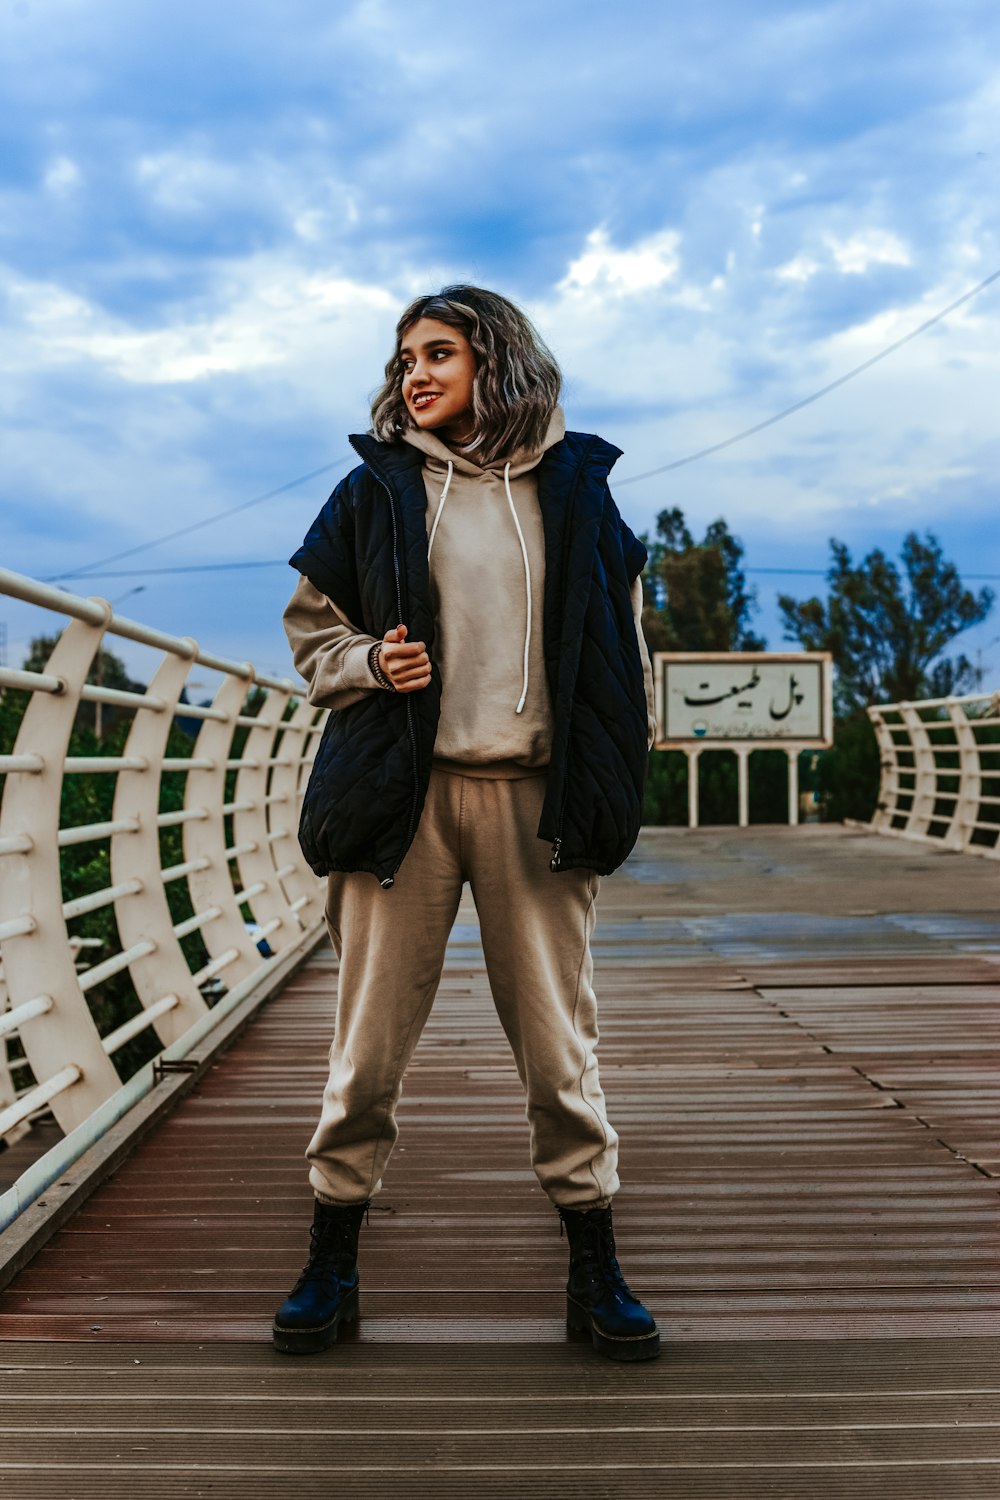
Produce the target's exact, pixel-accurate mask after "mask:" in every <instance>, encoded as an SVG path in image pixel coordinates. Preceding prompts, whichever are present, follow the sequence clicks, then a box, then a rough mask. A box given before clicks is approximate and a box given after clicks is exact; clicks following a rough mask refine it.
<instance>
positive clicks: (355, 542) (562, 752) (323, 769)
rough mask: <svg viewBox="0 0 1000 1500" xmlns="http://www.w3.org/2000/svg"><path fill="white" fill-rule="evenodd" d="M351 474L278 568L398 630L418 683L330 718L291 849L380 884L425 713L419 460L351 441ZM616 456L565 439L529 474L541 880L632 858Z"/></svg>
mask: <svg viewBox="0 0 1000 1500" xmlns="http://www.w3.org/2000/svg"><path fill="white" fill-rule="evenodd" d="M351 444H352V446H353V447H354V448H355V449H356V450H357V452H358V453H359V454H360V455H361V458H362V459H363V460H364V462H363V463H362V464H361V465H360V466H359V467H358V468H356V469H352V471H351V472H350V474H348V475H347V477H346V478H345V479H343V480H342V481H341V483H340V484H339V485H338V486H337V488H336V490H334V492H333V494H332V496H331V497H330V499H329V500H328V501H327V503H326V505H325V506H324V507H323V509H322V510H321V511H320V513H319V515H318V516H317V517H316V520H315V521H314V522H313V524H312V526H311V527H310V529H309V532H308V534H307V536H306V538H305V540H304V542H303V544H302V546H301V547H300V548H299V550H298V551H297V552H296V553H295V555H294V556H293V557H292V558H291V565H292V567H293V568H297V569H298V570H299V572H300V573H304V574H305V576H306V577H307V578H308V579H309V581H310V582H311V583H312V584H314V585H315V587H316V588H318V589H319V590H320V591H321V593H324V594H326V596H327V598H329V599H332V600H333V601H334V602H335V603H336V605H337V607H338V608H339V609H341V610H342V611H343V613H344V614H345V615H346V616H347V618H348V619H349V620H351V621H353V622H354V624H355V625H357V626H358V627H359V628H360V629H362V630H363V631H364V632H365V633H366V634H367V635H371V636H374V637H376V639H380V638H381V637H382V636H384V635H385V634H386V633H387V632H388V631H389V630H393V629H394V628H395V627H396V626H397V625H399V624H400V623H401V622H405V624H406V626H407V630H408V633H409V639H410V640H420V641H424V642H426V645H427V651H428V654H429V656H430V658H431V663H432V680H431V683H430V685H429V686H428V687H426V688H423V689H422V690H421V691H420V692H418V693H401V694H399V695H397V694H395V693H387V692H376V693H372V694H370V695H369V696H368V697H366V698H365V699H363V700H362V701H361V702H360V703H356V704H354V705H352V706H351V707H350V708H347V709H344V710H342V711H339V712H338V711H331V713H330V716H329V719H328V721H327V724H326V727H325V729H324V731H323V737H322V740H321V742H320V746H319V750H318V751H317V754H316V760H315V763H314V765H313V769H312V774H311V776H310V778H309V785H308V787H307V789H306V793H305V798H304V800H303V805H302V818H301V823H300V827H299V840H300V842H301V845H302V850H303V853H304V854H305V857H306V859H307V860H308V862H309V864H310V865H311V867H312V868H313V869H314V870H315V871H316V873H317V875H325V874H328V873H329V872H330V871H331V870H367V871H370V872H371V873H372V874H373V875H375V876H377V877H378V879H379V880H380V881H381V883H382V885H383V886H386V887H388V886H391V885H392V881H393V877H394V876H395V873H396V871H397V870H398V869H399V866H400V865H401V864H402V862H403V858H404V856H405V854H406V851H407V850H408V849H409V847H410V844H411V843H412V841H413V835H414V833H415V832H416V828H417V823H418V822H419V819H420V814H421V811H422V809H423V805H424V799H425V797H426V795H427V785H428V782H429V780H430V773H431V760H432V756H433V751H434V738H435V735H436V732H437V725H438V719H439V716H440V711H441V677H440V673H439V671H438V669H437V667H436V666H435V665H434V619H433V615H432V610H431V603H430V583H429V572H428V561H427V526H426V514H425V513H426V505H427V497H426V491H425V489H424V481H423V473H422V462H423V460H422V457H421V454H420V453H419V452H418V451H417V450H416V449H415V448H411V447H410V446H409V445H407V444H400V445H398V446H397V445H392V444H388V443H380V442H378V441H376V439H375V438H372V437H368V436H364V437H352V438H351ZM618 456H619V450H618V449H617V448H613V447H612V446H611V444H610V443H606V442H604V440H603V439H602V438H599V437H592V436H589V435H588V434H586V433H579V432H567V433H566V435H565V437H564V438H562V439H561V440H560V441H559V442H558V443H556V444H555V445H554V446H553V447H552V448H550V449H548V451H547V452H546V453H545V454H544V455H543V457H542V459H541V461H540V463H539V464H538V467H537V469H536V470H535V474H536V477H537V480H538V504H539V508H540V510H541V513H542V524H543V529H544V534H545V594H544V608H543V626H542V628H543V641H544V648H545V668H546V675H547V677H548V684H549V691H550V693H551V697H552V708H553V715H554V729H553V739H552V756H551V760H550V763H549V767H548V774H547V779H546V795H545V803H544V806H543V808H542V816H541V821H540V823H539V826H538V836H539V838H541V839H545V840H546V842H549V843H551V844H552V846H553V853H552V868H553V870H555V871H559V870H567V869H578V868H586V869H592V870H596V871H597V873H598V874H601V875H608V874H610V873H611V872H612V870H615V869H617V868H618V866H619V865H620V864H621V863H622V861H623V860H624V859H625V858H626V857H627V855H628V854H629V852H630V851H631V849H632V847H633V845H634V844H635V841H636V838H637V836H638V832H639V826H640V822H641V817H642V799H643V789H644V784H645V775H646V761H647V749H646V697H645V687H644V683H643V671H642V660H641V657H640V655H639V646H638V642H637V640H636V634H635V623H634V618H633V614H632V602H631V585H632V582H633V580H634V579H635V578H636V577H637V576H638V574H639V573H640V572H641V571H642V569H643V567H644V565H645V562H646V550H645V548H644V547H643V545H642V543H641V542H639V541H638V540H637V539H636V537H635V536H634V535H633V534H632V532H631V531H630V530H629V528H628V527H627V526H626V524H625V522H624V521H623V520H622V518H621V516H620V515H619V514H618V510H617V507H616V506H615V503H614V501H613V500H612V498H611V493H610V491H609V489H608V483H607V478H608V473H609V472H610V469H611V466H612V464H613V463H614V461H615V459H616V458H618Z"/></svg>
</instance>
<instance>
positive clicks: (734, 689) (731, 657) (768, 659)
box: [656, 651, 832, 749]
mask: <svg viewBox="0 0 1000 1500" xmlns="http://www.w3.org/2000/svg"><path fill="white" fill-rule="evenodd" d="M656 670H657V672H658V675H659V678H660V680H659V682H658V684H657V686H658V689H659V691H658V693H657V698H658V707H659V710H660V712H659V715H658V717H659V720H660V726H661V729H662V731H663V737H662V739H661V740H659V741H658V742H657V743H658V745H659V747H660V748H661V749H663V748H667V747H670V748H676V749H682V748H686V747H687V746H690V745H696V744H699V743H700V744H716V745H718V744H726V745H732V744H734V742H735V743H739V742H741V741H742V742H748V741H750V742H753V743H754V744H758V745H760V746H762V747H763V746H764V745H799V746H802V747H803V748H807V747H810V746H816V747H818V746H823V745H829V744H830V743H831V742H832V733H831V731H832V711H831V660H830V656H829V654H828V653H827V652H803V653H800V654H797V655H792V654H791V653H787V654H782V655H773V654H768V653H765V652H757V651H754V652H725V653H723V652H719V653H711V654H709V653H706V654H705V655H700V654H698V655H693V654H686V653H671V652H662V651H658V652H657V653H656Z"/></svg>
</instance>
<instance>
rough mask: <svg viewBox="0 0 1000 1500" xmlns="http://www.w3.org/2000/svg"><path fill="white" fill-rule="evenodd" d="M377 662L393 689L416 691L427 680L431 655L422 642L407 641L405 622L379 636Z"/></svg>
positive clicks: (422, 686) (427, 681)
mask: <svg viewBox="0 0 1000 1500" xmlns="http://www.w3.org/2000/svg"><path fill="white" fill-rule="evenodd" d="M378 664H379V666H380V668H381V669H382V671H383V672H384V673H385V675H386V676H387V677H388V679H389V681H390V682H391V683H392V685H393V687H394V688H395V689H396V692H397V693H416V692H419V690H420V689H421V688H425V687H426V686H427V684H428V683H429V682H430V680H431V659H430V657H429V656H428V655H427V651H426V649H425V647H424V643H423V641H408V640H407V639H406V626H405V625H397V626H396V628H395V630H390V631H389V632H388V633H387V634H386V635H385V636H383V638H382V649H381V651H380V652H379V654H378Z"/></svg>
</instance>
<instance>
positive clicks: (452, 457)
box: [402, 406, 566, 480]
mask: <svg viewBox="0 0 1000 1500" xmlns="http://www.w3.org/2000/svg"><path fill="white" fill-rule="evenodd" d="M565 435H566V418H565V416H564V414H563V409H562V407H561V406H557V407H556V408H555V409H554V411H553V413H552V415H551V417H550V418H549V425H548V428H547V429H546V433H545V436H544V438H543V439H542V441H541V443H540V444H539V446H538V447H537V448H517V449H515V451H514V452H513V453H512V454H511V455H510V457H509V458H502V457H501V458H494V459H492V460H491V461H490V462H489V463H488V464H485V465H483V464H477V463H476V462H475V461H474V460H473V459H471V458H469V457H468V456H467V455H466V454H464V453H459V452H458V451H457V450H456V449H453V448H449V447H448V446H447V444H446V443H443V442H442V441H441V439H440V438H439V437H437V436H436V435H435V434H434V433H433V432H425V431H424V430H423V428H420V427H408V428H407V429H406V431H405V432H404V433H403V434H402V437H403V441H404V443H409V445H410V447H411V448H417V449H419V450H420V452H421V453H422V454H423V455H424V458H425V460H426V468H427V470H428V471H429V473H430V475H432V476H436V475H438V474H440V477H441V479H442V480H443V479H444V478H445V476H446V474H447V472H448V465H449V464H451V465H453V467H454V471H455V473H456V474H465V475H467V476H468V477H469V478H470V479H482V478H485V477H486V476H487V475H495V476H497V477H500V476H502V474H503V472H504V469H505V468H506V466H507V464H508V463H509V464H510V471H509V472H510V478H511V479H517V478H519V477H520V475H522V474H527V473H528V471H529V470H530V469H533V468H535V467H536V465H537V464H538V463H539V462H540V461H541V457H542V454H543V453H545V452H547V450H548V449H549V448H551V447H553V446H554V445H555V444H556V443H558V442H559V440H560V439H561V438H563V437H565Z"/></svg>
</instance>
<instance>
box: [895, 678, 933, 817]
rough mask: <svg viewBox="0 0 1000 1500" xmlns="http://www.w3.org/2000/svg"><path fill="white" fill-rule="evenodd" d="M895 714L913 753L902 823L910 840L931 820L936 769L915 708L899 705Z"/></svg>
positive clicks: (913, 705)
mask: <svg viewBox="0 0 1000 1500" xmlns="http://www.w3.org/2000/svg"><path fill="white" fill-rule="evenodd" d="M899 713H900V717H901V719H902V721H903V723H904V724H905V725H906V730H907V734H908V735H909V737H910V748H911V750H912V752H913V802H912V804H911V806H910V813H909V817H908V818H907V820H906V832H907V833H908V834H909V835H910V836H911V837H914V836H915V837H917V838H922V837H923V836H924V835H925V834H926V833H927V830H928V829H929V827H930V825H931V823H932V822H933V821H934V810H935V804H936V802H937V768H936V765H935V760H934V746H933V745H932V744H931V739H930V735H929V734H928V733H927V726H926V724H925V723H924V721H923V719H922V718H921V717H920V710H919V706H918V705H917V704H914V703H901V704H900V705H899Z"/></svg>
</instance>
